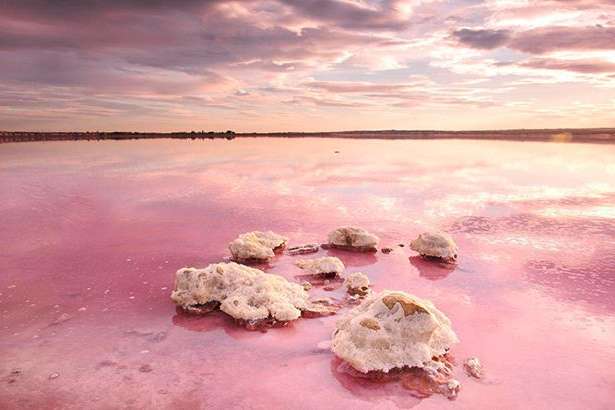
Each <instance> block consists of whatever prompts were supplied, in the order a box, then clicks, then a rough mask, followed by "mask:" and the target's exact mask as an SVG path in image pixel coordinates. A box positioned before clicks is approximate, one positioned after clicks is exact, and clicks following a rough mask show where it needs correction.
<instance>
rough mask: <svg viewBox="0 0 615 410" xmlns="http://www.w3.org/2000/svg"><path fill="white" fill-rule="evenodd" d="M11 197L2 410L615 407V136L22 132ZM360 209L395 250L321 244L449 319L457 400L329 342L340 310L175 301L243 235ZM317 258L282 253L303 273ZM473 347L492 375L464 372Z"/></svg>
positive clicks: (8, 154) (379, 286)
mask: <svg viewBox="0 0 615 410" xmlns="http://www.w3.org/2000/svg"><path fill="white" fill-rule="evenodd" d="M336 151H338V152H337V153H336ZM0 198H1V201H0V218H1V224H0V244H1V247H0V315H1V316H0V408H2V409H30V408H32V409H56V408H69V409H111V408H131V409H142V408H149V409H151V408H172V409H191V408H215V409H226V408H243V409H278V408H293V409H397V408H417V409H442V408H461V409H479V408H484V409H517V408H524V409H541V408H544V409H608V408H613V406H614V404H613V403H614V402H615V145H591V144H555V143H534V142H526V143H521V142H505V141H480V142H478V141H457V140H429V141H420V140H412V141H375V140H369V141H361V140H336V139H308V138H306V139H296V140H292V139H267V138H262V139H250V138H246V139H235V140H233V141H217V140H215V141H167V140H152V141H124V142H48V143H44V142H43V143H21V144H3V145H0ZM348 224H352V225H357V226H361V227H363V228H365V229H367V230H369V231H372V232H374V233H376V234H377V235H379V236H380V237H381V238H382V246H390V247H392V248H394V251H393V252H392V253H390V254H383V253H381V252H378V253H376V254H369V255H360V254H352V253H347V252H342V251H325V250H321V251H320V252H319V253H318V254H317V255H315V256H319V255H327V254H330V255H335V256H338V257H340V258H341V259H342V260H343V261H344V262H345V264H346V265H347V267H348V269H347V270H348V271H349V272H352V271H362V272H364V273H366V274H367V275H368V276H369V277H370V279H371V280H372V282H373V284H374V289H375V290H376V291H380V290H383V289H396V290H404V291H407V292H409V293H412V294H415V295H417V296H419V297H422V298H427V299H431V300H432V301H433V302H434V303H435V304H436V306H437V307H438V308H439V309H440V310H442V311H443V312H445V313H446V314H447V315H448V316H449V317H450V319H451V320H452V322H453V327H454V329H455V331H456V332H457V334H458V335H459V338H460V339H461V342H460V343H459V344H457V345H455V346H454V347H453V349H452V354H453V356H454V358H455V360H456V363H457V365H456V367H455V376H456V378H457V379H458V380H459V381H460V382H461V384H462V387H461V391H460V392H459V395H458V397H457V398H456V399H455V400H448V399H446V398H445V397H443V396H440V395H434V396H431V397H428V398H425V399H419V398H416V397H414V396H412V395H411V394H410V393H409V392H408V390H405V389H404V388H402V387H400V385H399V384H396V383H376V382H370V381H365V380H357V379H354V378H352V377H350V376H349V375H348V374H347V373H344V372H342V371H341V370H340V363H339V361H338V360H337V359H335V357H334V355H333V354H332V353H331V352H330V351H329V350H328V349H327V348H326V341H327V340H329V338H330V335H331V332H332V329H333V327H334V323H335V320H336V317H335V316H331V317H325V318H313V319H300V320H298V321H296V322H295V323H293V324H291V325H289V326H288V327H287V328H280V329H271V330H269V331H267V332H265V333H261V332H257V331H247V330H245V329H243V328H239V327H236V326H235V325H234V323H233V322H232V321H231V320H230V319H228V318H227V317H225V316H224V315H223V314H221V313H214V314H211V315H208V316H203V317H195V316H189V315H186V314H184V313H181V312H178V311H177V310H176V308H175V306H174V305H173V303H172V302H171V301H170V299H169V294H170V292H171V289H172V286H173V279H174V273H175V271H176V270H177V269H179V268H181V267H184V266H196V267H204V266H206V265H208V264H210V263H214V262H219V261H221V260H222V259H223V258H225V257H226V256H228V251H227V248H226V246H227V243H228V242H229V241H230V240H232V239H233V238H235V237H236V236H237V235H238V234H239V233H242V232H246V231H251V230H257V229H258V230H269V229H271V230H274V231H276V232H278V233H281V234H283V235H285V236H288V237H289V238H290V239H291V240H290V244H291V245H292V244H303V243H307V242H315V241H322V240H324V238H325V237H326V234H327V232H329V231H330V230H332V229H334V228H336V227H338V226H341V225H348ZM430 228H436V229H441V230H444V231H447V232H449V233H450V234H451V235H452V236H453V237H454V238H455V240H456V241H457V243H458V245H459V248H460V261H459V263H458V265H457V266H456V267H449V268H444V267H442V266H440V265H437V264H434V263H431V262H427V261H424V260H422V259H420V258H417V257H416V256H415V254H414V253H413V252H412V251H410V250H409V249H408V246H407V244H408V242H409V241H410V240H411V239H413V238H414V237H415V236H416V235H417V234H418V233H420V232H422V231H423V230H426V229H430ZM399 243H404V244H406V246H405V247H399V246H397V244H399ZM296 258H297V257H291V256H286V255H284V256H280V257H278V258H277V259H276V260H274V261H273V262H272V263H271V265H270V266H267V267H265V270H266V271H268V272H271V273H277V274H280V275H283V276H285V277H287V278H289V279H290V280H296V279H295V276H296V275H299V274H300V271H299V269H298V268H296V267H295V266H294V265H293V261H294V260H295V259H296ZM313 293H314V294H323V295H324V294H326V295H329V296H332V297H338V298H339V297H342V290H341V289H339V290H335V291H330V292H327V291H324V290H314V291H313ZM339 314H344V311H341V312H340V313H339ZM470 356H476V357H478V358H479V359H480V360H481V361H482V363H483V366H484V368H485V372H486V377H485V378H484V379H482V380H475V379H472V378H470V377H468V376H466V375H465V373H464V371H463V368H462V365H461V364H462V362H463V360H464V359H465V358H467V357H470Z"/></svg>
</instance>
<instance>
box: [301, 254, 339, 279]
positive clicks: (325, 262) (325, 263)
mask: <svg viewBox="0 0 615 410" xmlns="http://www.w3.org/2000/svg"><path fill="white" fill-rule="evenodd" d="M295 265H297V266H298V267H299V268H301V269H303V270H305V271H307V272H309V273H311V274H312V275H327V274H329V275H339V274H341V273H342V272H344V269H346V267H345V266H344V263H343V262H342V261H341V260H340V259H339V258H336V257H334V256H325V257H323V258H314V259H300V260H298V261H297V262H295Z"/></svg>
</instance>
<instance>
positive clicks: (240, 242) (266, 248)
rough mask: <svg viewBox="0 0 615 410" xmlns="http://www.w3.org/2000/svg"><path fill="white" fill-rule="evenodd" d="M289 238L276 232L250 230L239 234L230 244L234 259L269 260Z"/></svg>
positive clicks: (244, 260)
mask: <svg viewBox="0 0 615 410" xmlns="http://www.w3.org/2000/svg"><path fill="white" fill-rule="evenodd" d="M286 242H288V238H286V237H284V236H281V235H278V234H276V233H274V232H271V231H267V232H260V231H254V232H248V233H244V234H242V235H239V237H238V238H237V239H235V240H234V241H233V242H231V243H230V244H229V246H228V247H229V250H230V251H231V254H232V255H233V259H234V260H236V261H238V262H246V261H268V260H270V259H272V258H273V257H274V255H275V254H274V251H276V250H278V249H281V248H283V247H284V246H285V245H286Z"/></svg>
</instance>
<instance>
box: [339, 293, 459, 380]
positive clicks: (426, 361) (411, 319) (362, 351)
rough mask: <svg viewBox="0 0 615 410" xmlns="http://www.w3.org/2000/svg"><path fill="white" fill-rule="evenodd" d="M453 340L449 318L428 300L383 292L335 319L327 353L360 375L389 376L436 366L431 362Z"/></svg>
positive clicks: (454, 338)
mask: <svg viewBox="0 0 615 410" xmlns="http://www.w3.org/2000/svg"><path fill="white" fill-rule="evenodd" d="M456 342H458V338H457V336H456V335H455V332H454V331H453V329H452V328H451V322H450V320H449V319H448V318H447V317H446V316H445V315H444V314H443V313H442V312H440V311H439V310H438V309H436V307H435V306H434V305H433V304H432V303H431V302H430V301H428V300H423V299H419V298H418V297H416V296H412V295H409V294H407V293H404V292H393V291H388V290H386V291H383V292H381V293H379V294H377V295H374V296H372V297H369V298H368V299H366V300H365V301H364V302H363V303H362V304H361V305H359V306H357V307H356V308H354V309H352V310H351V311H350V312H348V314H347V315H346V316H344V317H343V318H342V319H340V320H338V321H337V324H336V329H335V332H334V333H333V341H332V345H331V349H332V350H333V352H334V353H335V354H336V355H337V356H339V357H340V358H341V359H343V360H345V361H346V362H348V363H349V364H350V365H351V366H352V367H353V368H355V369H356V370H358V371H360V372H363V373H367V372H369V371H383V372H388V371H389V370H391V369H394V368H403V367H406V366H407V367H419V368H433V367H437V364H436V363H434V361H433V359H434V358H437V357H439V356H442V355H444V354H445V353H446V352H447V351H448V350H449V348H450V347H451V345H452V344H454V343H456ZM434 365H436V366H434Z"/></svg>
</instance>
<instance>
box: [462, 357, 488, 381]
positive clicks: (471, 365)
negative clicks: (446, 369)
mask: <svg viewBox="0 0 615 410" xmlns="http://www.w3.org/2000/svg"><path fill="white" fill-rule="evenodd" d="M463 367H464V369H465V371H466V373H468V375H470V376H472V377H475V378H477V379H480V378H482V377H483V366H482V365H481V363H480V360H478V358H477V357H470V358H468V359H467V360H466V361H465V362H464V363H463Z"/></svg>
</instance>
